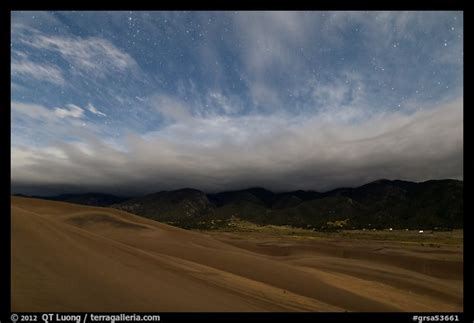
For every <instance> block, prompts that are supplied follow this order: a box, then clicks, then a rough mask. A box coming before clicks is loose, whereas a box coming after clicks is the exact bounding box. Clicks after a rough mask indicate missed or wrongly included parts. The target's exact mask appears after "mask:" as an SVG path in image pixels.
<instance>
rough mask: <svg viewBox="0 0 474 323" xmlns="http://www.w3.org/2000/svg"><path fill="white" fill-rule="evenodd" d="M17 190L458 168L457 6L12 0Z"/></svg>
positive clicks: (225, 186)
mask: <svg viewBox="0 0 474 323" xmlns="http://www.w3.org/2000/svg"><path fill="white" fill-rule="evenodd" d="M11 21H12V23H11V134H12V136H11V162H12V171H11V180H12V191H13V193H20V192H21V193H24V194H40V195H41V194H55V193H64V192H85V191H88V192H89V191H101V192H108V193H114V194H122V195H136V194H145V193H151V192H155V191H159V190H164V189H178V188H183V187H193V188H197V189H201V190H204V191H206V192H214V191H222V190H230V189H239V188H247V187H252V186H260V187H266V188H268V189H272V190H274V191H283V190H293V189H313V190H320V191H324V190H329V189H332V188H335V187H341V186H357V185H362V184H365V183H367V182H369V181H372V180H377V179H380V178H388V179H405V180H413V181H424V180H428V179H440V178H456V179H462V178H463V167H462V163H463V13H462V12H456V11H449V12H442V11H436V12H423V11H418V12H389V11H384V12H364V11H351V12H344V11H337V12H328V11H320V12H310V11H301V12H285V11H267V12H265V11H260V12H245V11H244V12H234V11H226V12H219V11H212V12H205V11H199V12H180V11H174V12H146V11H133V12H131V11H110V12H107V11H101V12H94V11H84V12H81V11H67V12H41V11H34V12H25V11H15V12H12V19H11Z"/></svg>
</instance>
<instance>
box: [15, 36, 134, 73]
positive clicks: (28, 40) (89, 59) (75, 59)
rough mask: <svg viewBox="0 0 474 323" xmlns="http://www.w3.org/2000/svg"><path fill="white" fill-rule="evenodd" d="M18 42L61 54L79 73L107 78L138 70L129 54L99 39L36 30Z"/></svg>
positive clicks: (20, 37)
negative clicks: (108, 75)
mask: <svg viewBox="0 0 474 323" xmlns="http://www.w3.org/2000/svg"><path fill="white" fill-rule="evenodd" d="M19 40H20V41H21V42H22V43H23V44H25V45H27V46H30V47H33V48H36V49H37V50H41V51H46V52H48V51H49V52H56V53H58V54H59V55H61V56H62V58H63V59H65V60H66V61H68V62H69V63H70V64H71V66H72V68H73V70H76V72H84V73H89V74H93V75H96V76H98V77H104V76H105V75H107V74H111V73H112V74H113V73H117V72H124V71H126V70H133V69H135V68H136V67H137V63H136V62H135V60H134V59H133V58H132V57H131V56H130V55H128V54H127V53H125V52H123V51H122V50H120V49H119V48H117V47H116V46H115V45H114V44H112V43H111V42H110V41H109V40H106V39H103V38H100V37H88V38H81V37H73V36H69V37H67V36H52V35H45V34H43V33H42V32H40V31H37V30H33V31H30V32H29V33H28V34H25V33H22V34H21V36H19Z"/></svg>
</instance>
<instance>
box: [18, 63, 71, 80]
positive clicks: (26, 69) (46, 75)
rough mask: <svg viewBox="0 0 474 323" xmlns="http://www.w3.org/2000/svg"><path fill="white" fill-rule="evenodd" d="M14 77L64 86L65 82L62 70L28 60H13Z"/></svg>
mask: <svg viewBox="0 0 474 323" xmlns="http://www.w3.org/2000/svg"><path fill="white" fill-rule="evenodd" d="M11 73H12V76H20V77H25V78H33V79H35V80H39V81H46V82H51V83H54V84H57V85H64V84H65V80H64V76H63V73H62V71H61V69H59V68H58V67H56V66H54V65H47V64H41V63H35V62H32V61H30V60H27V59H22V60H13V61H12V62H11Z"/></svg>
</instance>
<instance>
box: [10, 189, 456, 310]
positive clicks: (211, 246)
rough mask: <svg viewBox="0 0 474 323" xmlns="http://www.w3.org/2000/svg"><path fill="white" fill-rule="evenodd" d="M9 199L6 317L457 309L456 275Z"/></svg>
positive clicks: (71, 206)
mask: <svg viewBox="0 0 474 323" xmlns="http://www.w3.org/2000/svg"><path fill="white" fill-rule="evenodd" d="M11 201H12V202H11V210H12V262H11V266H12V268H11V270H12V278H11V282H12V304H11V306H12V311H158V312H159V311H459V310H462V307H461V304H462V287H461V286H462V281H461V282H460V281H459V277H451V276H452V275H444V276H443V275H441V276H442V277H437V276H434V275H428V274H429V273H428V274H425V273H423V272H420V271H419V270H418V271H416V270H415V271H412V270H410V268H409V267H407V266H397V262H396V261H395V262H393V263H391V262H387V261H385V262H377V261H375V262H371V261H370V254H369V256H368V259H365V258H364V259H362V258H361V257H360V256H358V257H353V258H341V257H340V256H338V254H337V253H333V252H332V250H333V249H331V248H334V246H331V247H328V248H325V246H324V245H321V247H320V249H324V250H323V251H321V250H319V249H317V248H316V249H314V250H313V249H311V248H309V249H304V252H301V251H298V250H299V249H298V248H296V249H295V250H296V251H295V252H291V253H289V254H284V255H283V256H282V255H279V253H278V250H280V249H281V247H279V246H274V248H275V250H276V251H275V252H274V253H273V252H268V250H265V252H260V251H259V250H258V248H252V247H250V246H244V245H239V244H238V243H232V242H231V241H226V239H214V238H212V237H210V236H207V235H204V234H200V233H196V232H191V231H187V230H182V229H179V228H176V227H172V226H168V225H165V224H161V223H159V222H155V221H152V220H149V219H145V218H142V217H139V216H135V215H132V214H130V213H127V212H123V211H119V210H115V209H108V208H100V207H89V206H80V205H75V204H68V203H63V202H53V201H46V200H39V199H31V198H22V197H12V199H11ZM341 248H342V247H341ZM344 248H347V247H344ZM318 250H319V251H318ZM403 257H405V258H406V257H407V255H403ZM405 258H403V259H405ZM443 268H444V267H443ZM443 270H444V271H443V272H445V271H446V270H447V269H443ZM447 271H449V270H447ZM438 276H440V275H438ZM461 279H462V277H461Z"/></svg>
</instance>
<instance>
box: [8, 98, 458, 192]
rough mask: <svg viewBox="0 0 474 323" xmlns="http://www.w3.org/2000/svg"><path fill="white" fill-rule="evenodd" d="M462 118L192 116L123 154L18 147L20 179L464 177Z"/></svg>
mask: <svg viewBox="0 0 474 323" xmlns="http://www.w3.org/2000/svg"><path fill="white" fill-rule="evenodd" d="M178 117H179V116H178ZM462 118H463V113H462V99H458V100H456V101H453V102H450V103H449V104H445V105H442V106H439V107H433V108H431V109H426V110H420V111H417V112H414V113H412V114H406V113H401V112H390V113H384V114H381V115H377V116H373V117H372V118H370V119H367V120H365V121H361V123H359V124H347V123H343V122H340V121H337V119H324V118H318V117H311V118H292V117H289V116H287V115H286V116H285V115H272V116H262V115H260V116H257V115H256V116H242V117H234V118H231V117H223V116H214V117H207V118H202V117H190V116H189V115H188V116H187V117H186V118H184V119H183V118H181V119H180V121H179V122H175V123H173V124H170V125H168V126H167V127H166V128H164V129H162V130H160V131H155V132H153V133H148V134H146V135H138V134H130V135H129V136H128V137H126V138H124V140H123V141H122V143H121V144H122V145H123V147H124V149H122V150H118V149H116V148H114V147H112V146H111V145H108V144H106V143H104V142H103V140H101V139H99V138H98V137H94V136H90V137H89V138H88V139H87V138H86V139H84V140H83V141H81V142H80V144H79V143H78V142H75V143H62V144H61V145H56V146H51V147H48V149H50V151H54V154H53V153H49V152H48V150H45V149H41V150H37V149H35V148H32V147H29V148H23V149H22V150H18V149H17V148H16V147H12V183H13V184H14V185H26V184H28V185H32V186H35V185H49V186H51V185H52V186H55V185H56V186H58V187H59V186H61V185H71V183H76V184H75V185H77V187H83V189H84V190H88V189H100V190H103V191H109V192H114V193H127V194H131V193H149V192H152V191H155V190H160V189H177V188H180V187H187V186H191V187H196V188H198V189H203V190H207V191H215V190H226V189H234V188H243V187H249V186H254V185H261V186H265V187H268V188H270V189H274V190H288V189H298V188H302V189H319V190H326V189H330V188H333V187H337V186H345V185H359V184H361V183H364V182H368V181H371V180H375V179H378V178H393V179H395V178H400V179H407V180H415V181H422V180H427V179H433V178H462V176H463V168H462V163H463V157H462V156H463V127H462ZM328 120H330V121H328ZM80 147H82V148H80ZM58 155H61V156H62V157H61V158H58V157H57V156H58ZM77 187H76V188H77Z"/></svg>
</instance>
